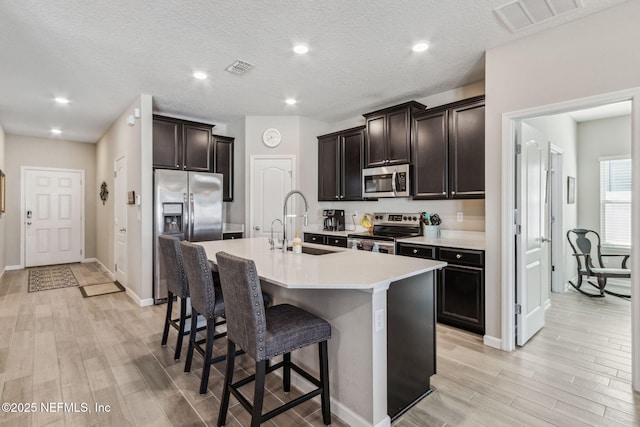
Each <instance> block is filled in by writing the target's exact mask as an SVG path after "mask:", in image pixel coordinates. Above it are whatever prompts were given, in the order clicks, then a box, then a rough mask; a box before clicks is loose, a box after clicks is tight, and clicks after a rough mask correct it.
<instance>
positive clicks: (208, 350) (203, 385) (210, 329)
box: [200, 319, 216, 394]
mask: <svg viewBox="0 0 640 427" xmlns="http://www.w3.org/2000/svg"><path fill="white" fill-rule="evenodd" d="M215 329H216V319H207V341H206V342H205V350H204V366H203V367H202V378H201V379H200V394H205V393H206V392H207V385H208V384H209V372H210V371H211V355H212V354H213V339H214V335H215V334H216V331H215Z"/></svg>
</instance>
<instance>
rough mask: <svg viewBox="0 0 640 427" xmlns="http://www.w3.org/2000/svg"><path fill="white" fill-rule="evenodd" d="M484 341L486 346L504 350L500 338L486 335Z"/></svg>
mask: <svg viewBox="0 0 640 427" xmlns="http://www.w3.org/2000/svg"><path fill="white" fill-rule="evenodd" d="M483 341H484V345H487V346H489V347H493V348H497V349H498V350H502V340H501V339H500V338H496V337H492V336H489V335H485V336H484V337H483Z"/></svg>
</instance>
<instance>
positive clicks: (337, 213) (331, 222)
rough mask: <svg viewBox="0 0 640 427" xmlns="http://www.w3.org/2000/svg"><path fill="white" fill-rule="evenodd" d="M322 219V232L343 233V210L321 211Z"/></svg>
mask: <svg viewBox="0 0 640 427" xmlns="http://www.w3.org/2000/svg"><path fill="white" fill-rule="evenodd" d="M322 216H323V217H324V226H323V230H324V231H344V210H342V209H325V210H323V211H322Z"/></svg>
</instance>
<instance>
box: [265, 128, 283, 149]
mask: <svg viewBox="0 0 640 427" xmlns="http://www.w3.org/2000/svg"><path fill="white" fill-rule="evenodd" d="M280 141H282V135H281V134H280V131H279V130H278V129H275V128H269V129H267V130H265V131H264V132H263V133H262V142H264V145H266V146H267V147H271V148H273V147H277V146H278V145H279V144H280Z"/></svg>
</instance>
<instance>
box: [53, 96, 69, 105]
mask: <svg viewBox="0 0 640 427" xmlns="http://www.w3.org/2000/svg"><path fill="white" fill-rule="evenodd" d="M53 100H54V101H56V102H57V103H58V104H63V105H66V104H68V103H69V100H68V99H67V98H63V97H61V96H56V97H55V98H54V99H53Z"/></svg>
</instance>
